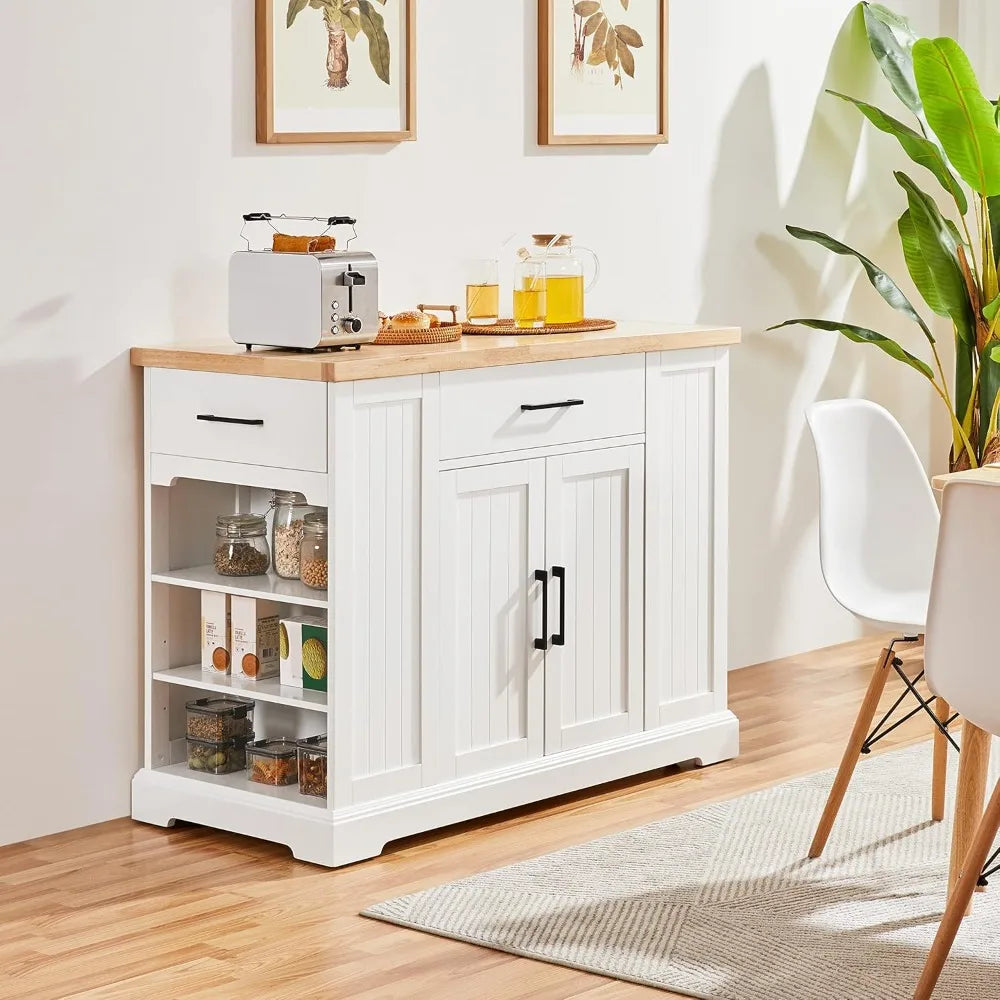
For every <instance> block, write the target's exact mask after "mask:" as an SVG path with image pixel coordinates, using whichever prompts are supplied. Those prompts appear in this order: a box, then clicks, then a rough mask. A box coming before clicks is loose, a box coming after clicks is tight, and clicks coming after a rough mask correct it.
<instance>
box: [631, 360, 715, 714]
mask: <svg viewBox="0 0 1000 1000" xmlns="http://www.w3.org/2000/svg"><path fill="white" fill-rule="evenodd" d="M727 382H728V356H727V353H726V351H725V349H724V348H714V349H702V350H692V351H670V352H667V351H664V352H663V353H662V354H649V355H647V356H646V449H647V455H649V456H650V460H649V463H648V467H647V471H646V538H647V553H646V728H647V729H653V728H656V727H658V726H666V725H671V724H674V723H678V722H684V721H686V720H688V719H693V718H697V717H698V716H703V715H707V714H709V713H711V712H716V711H722V710H723V709H725V707H726V558H727V557H726V537H727V520H728V510H727V481H726V480H727V449H728V423H729V416H728V409H727V399H728V385H727Z"/></svg>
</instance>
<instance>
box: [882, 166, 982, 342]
mask: <svg viewBox="0 0 1000 1000" xmlns="http://www.w3.org/2000/svg"><path fill="white" fill-rule="evenodd" d="M894 176H895V178H896V180H897V181H898V182H899V184H900V185H901V186H902V188H903V190H904V191H905V192H906V198H907V202H908V204H909V216H910V223H911V229H910V230H909V231H908V232H904V231H903V230H901V231H900V238H901V239H902V241H903V250H904V255H905V256H906V258H907V266H908V267H909V268H910V276H911V277H912V278H913V280H914V283H916V284H917V289H918V291H919V292H920V294H921V295H922V296H923V297H924V301H925V302H926V303H927V304H928V305H929V306H930V307H931V308H932V309H933V310H934V311H935V312H936V313H937V314H938V315H939V316H950V317H951V318H952V319H953V320H954V322H955V324H956V326H957V327H958V332H959V335H960V336H961V337H963V338H966V339H967V340H968V342H969V343H972V344H974V343H975V342H976V336H975V321H974V319H973V316H972V307H971V305H970V304H969V295H968V290H967V289H966V285H965V277H964V275H963V274H962V268H961V265H960V264H959V260H958V244H957V243H956V241H955V235H954V233H953V231H952V229H951V228H949V226H948V223H947V222H946V221H945V219H944V218H943V216H942V215H941V212H940V210H939V209H938V207H937V204H936V203H935V201H934V199H933V198H931V197H930V196H929V195H927V194H925V193H924V192H923V191H922V190H921V189H920V188H919V187H917V185H916V184H914V182H913V181H912V180H911V179H910V178H909V177H908V176H907V175H906V174H904V173H903V172H902V171H900V170H897V171H896V172H895V175H894ZM914 236H915V239H916V244H915V246H914V243H913V237H914ZM908 243H909V244H910V245H909V247H907V244H908ZM915 253H919V257H920V259H921V262H922V266H920V265H917V266H914V263H913V262H912V258H913V256H914V254H915Z"/></svg>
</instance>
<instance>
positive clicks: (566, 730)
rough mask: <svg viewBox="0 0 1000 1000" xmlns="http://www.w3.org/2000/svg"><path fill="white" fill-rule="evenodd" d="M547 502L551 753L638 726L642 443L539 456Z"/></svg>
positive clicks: (548, 749) (547, 724)
mask: <svg viewBox="0 0 1000 1000" xmlns="http://www.w3.org/2000/svg"><path fill="white" fill-rule="evenodd" d="M545 499H546V515H545V519H546V533H545V554H546V562H547V564H548V567H549V572H550V574H551V575H552V582H551V583H550V594H549V606H550V609H551V610H550V612H549V628H550V632H551V635H550V645H549V649H548V652H547V653H546V655H545V716H546V718H545V752H546V753H547V754H549V753H558V752H560V751H562V750H572V749H575V748H576V747H580V746H586V745H588V744H591V743H599V742H602V741H604V740H609V739H615V738H616V737H618V736H623V735H626V734H628V733H633V732H639V731H641V730H642V727H643V713H642V698H643V693H642V685H643V680H642V679H643V639H642V618H643V447H642V445H633V446H630V447H627V448H609V449H606V450H602V451H590V452H582V453H578V454H572V455H560V456H556V457H553V458H549V459H547V460H546V487H545ZM562 609H565V616H564V617H565V620H564V621H563V620H562V619H563V615H562V614H561V611H562Z"/></svg>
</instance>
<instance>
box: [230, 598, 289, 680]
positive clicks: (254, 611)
mask: <svg viewBox="0 0 1000 1000" xmlns="http://www.w3.org/2000/svg"><path fill="white" fill-rule="evenodd" d="M230 618H231V622H232V625H231V628H232V632H231V635H232V643H231V650H232V658H233V674H234V675H235V676H237V677H239V678H240V679H241V680H244V681H259V680H263V679H264V678H265V677H276V676H277V675H278V623H279V616H278V614H277V606H276V605H275V604H273V603H272V602H270V601H258V600H257V599H256V598H254V597H235V596H234V597H233V598H232V612H231V615H230Z"/></svg>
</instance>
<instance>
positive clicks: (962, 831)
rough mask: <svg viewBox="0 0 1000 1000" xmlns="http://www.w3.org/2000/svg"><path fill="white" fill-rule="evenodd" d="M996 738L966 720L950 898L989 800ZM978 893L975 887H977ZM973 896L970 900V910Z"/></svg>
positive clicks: (963, 728) (952, 835) (953, 839)
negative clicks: (988, 783) (988, 776)
mask: <svg viewBox="0 0 1000 1000" xmlns="http://www.w3.org/2000/svg"><path fill="white" fill-rule="evenodd" d="M991 741H992V737H991V736H990V734H989V733H987V732H986V731H985V730H983V729H980V728H979V727H978V726H976V725H974V724H973V723H971V722H969V720H968V719H963V720H962V752H961V753H960V754H959V757H958V788H957V790H956V792H955V825H954V828H953V830H952V833H951V869H950V872H949V879H948V893H949V896H950V895H951V894H952V893H954V891H955V887H956V886H957V884H958V876H959V873H960V872H961V870H962V867H963V864H964V863H965V858H966V855H968V853H969V850H970V847H971V844H972V840H973V837H974V836H975V833H976V829H977V827H978V825H979V821H980V819H981V818H982V815H983V799H984V798H985V797H986V774H987V771H988V770H989V766H990V742H991ZM973 890H975V886H973ZM971 909H972V897H971V895H970V897H969V910H970V912H971Z"/></svg>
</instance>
